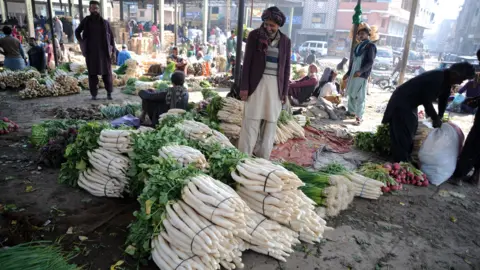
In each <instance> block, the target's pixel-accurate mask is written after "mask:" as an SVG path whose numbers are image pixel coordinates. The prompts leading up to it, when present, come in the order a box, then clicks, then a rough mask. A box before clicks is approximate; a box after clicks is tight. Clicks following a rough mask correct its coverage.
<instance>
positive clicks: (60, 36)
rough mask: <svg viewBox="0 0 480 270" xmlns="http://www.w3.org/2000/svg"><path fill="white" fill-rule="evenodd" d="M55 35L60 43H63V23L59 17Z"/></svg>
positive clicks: (56, 19)
mask: <svg viewBox="0 0 480 270" xmlns="http://www.w3.org/2000/svg"><path fill="white" fill-rule="evenodd" d="M54 27H55V34H56V35H57V37H58V39H59V40H60V42H63V23H62V21H60V19H59V18H58V17H55V26H54Z"/></svg>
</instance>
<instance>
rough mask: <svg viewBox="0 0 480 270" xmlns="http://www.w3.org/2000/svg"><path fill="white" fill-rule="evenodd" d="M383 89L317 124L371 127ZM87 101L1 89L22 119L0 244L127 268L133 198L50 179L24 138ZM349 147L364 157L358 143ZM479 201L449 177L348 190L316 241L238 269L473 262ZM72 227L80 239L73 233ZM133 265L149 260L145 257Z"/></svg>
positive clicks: (92, 265) (4, 102) (1, 188)
mask: <svg viewBox="0 0 480 270" xmlns="http://www.w3.org/2000/svg"><path fill="white" fill-rule="evenodd" d="M117 93H118V92H117ZM224 94H225V93H224ZM388 96H389V94H388V93H382V92H379V91H372V94H371V95H370V96H369V97H368V105H367V117H366V120H365V122H364V124H363V125H362V126H361V127H353V126H351V123H350V122H349V121H344V122H334V121H330V120H323V121H318V122H316V123H315V124H316V126H319V127H322V128H332V129H338V128H343V129H349V130H373V129H374V128H375V126H376V125H378V123H379V122H380V120H381V113H377V112H375V109H376V106H377V105H378V104H381V103H382V101H386V100H388ZM114 98H115V100H114V101H113V102H116V103H121V102H122V101H123V100H137V99H138V98H136V97H132V96H125V95H123V94H116V95H115V96H114ZM199 99H200V94H199V93H192V95H191V100H199ZM102 102H105V101H95V103H102ZM91 103H92V102H91V101H90V100H89V95H88V92H85V91H84V92H82V93H81V94H80V95H75V96H68V97H56V98H43V99H34V100H27V101H21V100H19V99H18V97H17V96H16V94H15V93H12V92H0V116H7V117H9V118H10V119H11V120H13V121H15V122H17V123H18V124H19V125H20V127H21V130H20V131H19V132H17V133H14V134H11V135H5V136H1V137H0V204H1V205H2V207H3V208H4V214H2V215H0V247H1V246H8V245H15V244H19V243H22V242H25V241H30V240H39V239H47V240H52V241H57V242H59V243H61V244H62V245H63V246H64V248H65V249H66V250H68V251H72V252H74V253H76V254H77V257H76V258H75V259H74V261H75V262H76V263H77V264H79V265H83V266H84V267H85V269H109V267H110V266H111V265H113V264H115V263H116V262H117V261H118V260H125V264H124V265H123V266H122V267H124V268H123V269H135V268H136V266H137V265H136V262H135V261H134V260H132V259H131V258H129V256H128V255H125V254H124V253H123V250H124V248H125V247H124V242H125V237H126V234H127V229H126V228H127V226H128V224H129V223H130V222H131V221H132V220H133V216H132V212H133V211H134V210H136V209H137V207H138V205H137V202H136V201H135V200H134V199H128V198H127V199H122V200H120V199H109V198H97V197H93V196H91V195H89V194H88V193H87V192H84V191H83V190H81V189H75V188H71V187H67V186H64V185H60V184H58V183H57V176H58V173H59V171H58V170H52V169H42V168H40V167H38V166H37V164H36V163H35V161H36V156H37V152H36V150H35V149H32V148H30V147H29V146H28V136H29V129H30V127H31V125H32V124H33V123H35V122H39V121H42V120H44V119H49V118H52V114H51V110H52V109H53V108H55V107H63V108H66V107H79V106H84V107H85V106H89V104H91ZM454 121H455V122H457V123H459V124H460V126H461V127H462V128H464V131H465V132H467V131H468V128H469V126H470V125H471V123H472V117H470V116H454ZM348 154H349V155H350V156H356V157H358V158H361V157H363V159H368V156H365V155H364V154H363V153H361V152H358V151H356V150H354V151H352V152H351V153H348ZM479 204H480V192H479V189H477V188H473V187H471V186H463V187H458V186H452V185H450V184H445V185H442V186H441V187H440V188H436V187H433V186H430V187H428V188H417V187H413V186H407V187H405V190H403V191H401V192H399V193H398V194H395V195H386V196H382V197H381V198H380V199H379V200H378V201H369V200H364V199H355V200H354V201H353V203H352V204H351V206H350V208H349V209H348V210H346V211H344V212H342V213H341V214H340V215H339V216H338V217H336V218H330V219H328V220H327V222H328V225H329V226H331V227H334V228H335V230H333V231H331V232H329V233H326V234H325V238H324V239H323V241H322V242H321V243H319V244H317V245H300V246H297V247H296V250H297V252H295V253H294V254H292V256H291V257H290V258H289V259H288V261H287V262H286V263H282V262H277V261H276V260H274V259H271V258H269V257H266V256H263V255H259V254H256V253H253V252H246V253H245V255H244V263H245V269H247V270H254V269H255V270H278V269H288V270H290V269H305V270H317V269H455V270H457V269H480V256H479V255H478V254H480V227H479V226H478V224H480V212H479V210H478V209H480V205H479ZM70 227H71V228H72V229H70V230H69V228H70ZM79 236H86V237H88V239H87V240H84V241H80V240H79ZM117 269H120V268H117ZM141 269H157V267H156V266H155V265H154V264H153V263H152V262H150V263H149V264H148V265H147V266H142V267H141Z"/></svg>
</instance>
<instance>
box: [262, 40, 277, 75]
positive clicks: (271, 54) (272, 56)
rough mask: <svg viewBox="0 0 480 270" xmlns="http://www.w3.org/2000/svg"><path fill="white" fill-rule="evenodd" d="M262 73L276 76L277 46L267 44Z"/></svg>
mask: <svg viewBox="0 0 480 270" xmlns="http://www.w3.org/2000/svg"><path fill="white" fill-rule="evenodd" d="M263 74H266V75H272V76H278V46H275V47H274V46H268V50H267V63H266V66H265V71H264V72H263Z"/></svg>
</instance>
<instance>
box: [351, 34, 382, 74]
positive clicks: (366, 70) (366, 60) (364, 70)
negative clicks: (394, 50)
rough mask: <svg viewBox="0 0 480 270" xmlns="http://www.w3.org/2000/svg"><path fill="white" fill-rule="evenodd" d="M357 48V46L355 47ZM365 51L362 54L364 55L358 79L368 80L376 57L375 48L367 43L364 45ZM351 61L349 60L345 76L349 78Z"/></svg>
mask: <svg viewBox="0 0 480 270" xmlns="http://www.w3.org/2000/svg"><path fill="white" fill-rule="evenodd" d="M357 46H358V45H357ZM364 50H365V51H364V52H363V53H364V54H365V55H364V56H363V59H362V66H361V68H360V77H361V78H364V79H368V77H370V73H372V67H373V62H374V61H375V57H376V56H377V46H375V44H373V43H371V42H370V43H369V44H368V45H366V47H365V49H364ZM352 65H353V59H351V60H350V64H349V66H348V72H347V74H346V75H347V76H350V72H351V71H352Z"/></svg>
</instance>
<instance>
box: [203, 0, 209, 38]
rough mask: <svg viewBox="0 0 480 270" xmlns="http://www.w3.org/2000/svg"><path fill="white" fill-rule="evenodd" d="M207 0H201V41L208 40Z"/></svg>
mask: <svg viewBox="0 0 480 270" xmlns="http://www.w3.org/2000/svg"><path fill="white" fill-rule="evenodd" d="M208 10H209V8H208V0H203V15H202V18H203V42H207V41H208V29H207V26H208Z"/></svg>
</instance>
